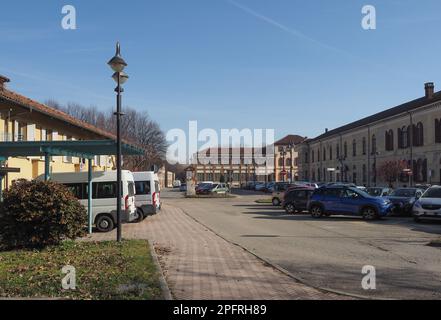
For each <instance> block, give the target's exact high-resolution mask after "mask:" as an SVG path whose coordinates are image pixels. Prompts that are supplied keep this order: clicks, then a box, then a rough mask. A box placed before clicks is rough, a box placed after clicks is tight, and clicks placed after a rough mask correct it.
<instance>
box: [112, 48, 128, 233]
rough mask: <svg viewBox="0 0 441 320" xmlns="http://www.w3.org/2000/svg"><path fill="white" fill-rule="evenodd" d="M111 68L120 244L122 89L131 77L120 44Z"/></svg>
mask: <svg viewBox="0 0 441 320" xmlns="http://www.w3.org/2000/svg"><path fill="white" fill-rule="evenodd" d="M108 65H109V66H110V68H112V70H113V71H115V73H114V74H113V76H112V78H113V80H115V82H116V83H117V84H118V85H117V87H116V89H115V92H116V93H117V96H116V112H115V113H114V114H115V116H116V172H117V173H116V176H117V177H116V194H117V198H116V199H117V202H116V206H117V208H116V217H117V218H116V219H117V236H116V239H117V241H118V242H121V240H122V225H121V206H122V190H121V189H122V188H121V187H122V183H121V172H122V163H121V162H122V161H121V160H122V152H121V116H122V115H123V113H122V112H121V93H122V92H124V89H123V88H122V87H121V85H122V84H124V83H125V82H126V81H127V80H128V79H129V76H128V75H127V74H125V73H124V72H123V70H124V68H125V67H126V66H127V63H126V62H125V61H124V59H123V58H122V57H121V48H120V45H119V42H118V43H117V44H116V54H115V56H114V57H113V58H112V59H111V60H110V61H109V62H108Z"/></svg>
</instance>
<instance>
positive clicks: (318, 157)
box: [317, 149, 321, 162]
mask: <svg viewBox="0 0 441 320" xmlns="http://www.w3.org/2000/svg"><path fill="white" fill-rule="evenodd" d="M320 159H321V158H320V149H319V150H317V161H319V162H320Z"/></svg>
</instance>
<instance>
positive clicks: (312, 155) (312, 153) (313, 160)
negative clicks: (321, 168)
mask: <svg viewBox="0 0 441 320" xmlns="http://www.w3.org/2000/svg"><path fill="white" fill-rule="evenodd" d="M311 161H312V163H314V162H315V152H314V150H312V151H311Z"/></svg>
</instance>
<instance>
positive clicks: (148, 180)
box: [133, 171, 161, 218]
mask: <svg viewBox="0 0 441 320" xmlns="http://www.w3.org/2000/svg"><path fill="white" fill-rule="evenodd" d="M133 177H134V179H135V188H136V207H137V208H138V209H140V210H141V211H142V214H143V217H144V218H146V217H147V216H148V215H152V214H156V213H157V212H158V211H159V210H161V189H160V187H159V177H158V175H157V174H156V173H155V172H153V171H146V172H134V173H133Z"/></svg>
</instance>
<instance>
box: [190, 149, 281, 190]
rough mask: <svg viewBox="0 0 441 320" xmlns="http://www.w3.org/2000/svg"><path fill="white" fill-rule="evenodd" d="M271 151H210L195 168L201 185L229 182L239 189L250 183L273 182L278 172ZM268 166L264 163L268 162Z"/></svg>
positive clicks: (197, 156)
mask: <svg viewBox="0 0 441 320" xmlns="http://www.w3.org/2000/svg"><path fill="white" fill-rule="evenodd" d="M266 150H267V148H259V149H253V148H246V147H242V148H210V149H206V150H203V151H200V152H199V153H198V154H197V155H196V159H197V164H194V165H193V168H194V169H195V174H196V179H197V181H198V182H202V181H213V182H228V183H230V184H231V185H234V186H239V185H241V184H242V183H246V182H248V181H261V182H267V181H270V179H271V176H272V174H273V172H274V168H273V162H274V155H273V154H270V155H268V158H267V154H266ZM263 158H265V159H267V160H268V161H267V163H268V164H265V163H264V159H263Z"/></svg>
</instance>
